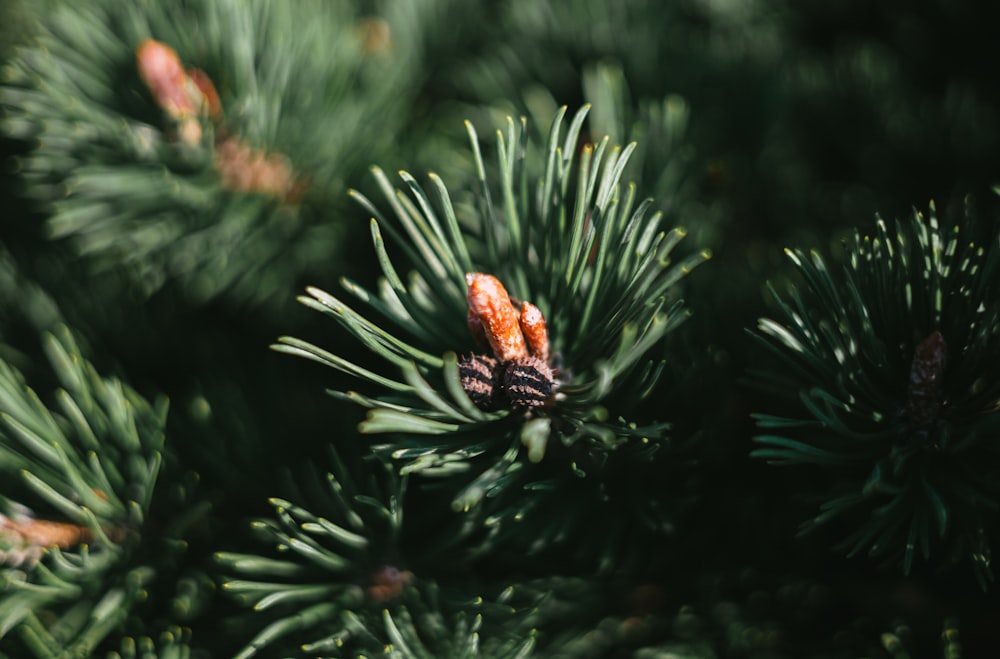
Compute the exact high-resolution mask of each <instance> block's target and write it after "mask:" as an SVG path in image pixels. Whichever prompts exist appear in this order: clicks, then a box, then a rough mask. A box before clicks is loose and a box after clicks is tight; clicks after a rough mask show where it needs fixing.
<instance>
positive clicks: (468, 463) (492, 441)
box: [275, 107, 709, 519]
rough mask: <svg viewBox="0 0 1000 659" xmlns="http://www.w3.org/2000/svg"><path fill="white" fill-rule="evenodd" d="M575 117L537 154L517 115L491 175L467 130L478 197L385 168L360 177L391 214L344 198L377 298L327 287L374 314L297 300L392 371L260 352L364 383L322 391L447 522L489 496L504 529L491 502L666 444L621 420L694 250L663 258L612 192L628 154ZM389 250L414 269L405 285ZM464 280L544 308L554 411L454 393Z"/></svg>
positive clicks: (313, 349) (641, 393) (315, 293)
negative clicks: (373, 261)
mask: <svg viewBox="0 0 1000 659" xmlns="http://www.w3.org/2000/svg"><path fill="white" fill-rule="evenodd" d="M587 111H588V108H587V107H584V108H583V109H582V110H580V111H579V112H578V113H577V114H576V115H575V116H574V117H573V118H572V120H571V121H570V122H569V125H568V126H564V118H565V113H566V109H565V108H563V109H562V110H560V111H559V112H558V113H557V115H556V116H555V118H554V119H553V121H552V124H551V130H550V132H549V135H548V138H547V141H546V143H545V145H544V147H542V149H541V152H540V153H536V149H537V147H536V145H534V144H532V143H531V142H530V141H529V140H528V137H527V132H526V130H525V122H524V120H521V121H515V120H513V119H508V122H507V126H506V130H505V131H497V137H496V149H497V163H496V169H495V170H494V169H493V168H492V167H488V166H487V164H486V162H485V159H484V157H483V154H482V152H481V150H480V145H479V140H478V137H477V134H476V132H475V130H474V128H473V127H472V125H471V123H468V122H467V124H466V125H467V128H468V132H469V135H470V139H471V143H472V148H473V152H474V156H475V166H476V172H477V178H478V180H479V185H480V187H479V189H478V190H477V191H475V192H474V202H473V204H472V205H471V206H470V205H461V206H460V205H458V204H456V203H455V202H454V201H453V198H452V196H451V195H450V194H449V191H448V189H447V188H446V186H445V184H444V182H443V181H442V180H441V179H440V178H439V177H438V176H436V175H434V174H431V175H430V176H429V178H430V183H431V190H430V191H429V192H428V191H425V190H424V188H423V187H422V186H421V185H420V184H419V183H418V182H417V180H416V179H415V178H414V177H413V176H412V175H410V174H409V173H406V172H401V174H400V176H401V178H402V180H403V182H404V184H405V188H404V189H403V190H399V189H395V188H394V187H393V186H392V184H391V183H390V181H389V179H388V177H387V176H386V175H385V174H384V173H383V172H382V171H381V170H379V169H377V168H375V169H374V170H373V171H374V173H375V176H376V179H377V180H378V183H379V185H380V187H381V188H382V191H383V193H384V195H385V198H386V201H387V202H388V204H389V206H390V208H391V209H392V216H389V217H386V216H385V215H383V213H382V212H381V211H380V210H379V208H378V207H377V205H376V204H374V203H373V202H371V201H370V200H369V199H367V198H366V197H364V196H363V195H361V194H360V193H358V192H354V196H355V198H357V199H358V201H359V202H360V203H362V204H363V205H364V207H365V208H366V209H368V211H369V212H370V213H371V214H372V216H373V218H374V219H373V220H372V222H371V230H372V238H373V242H374V245H375V251H376V255H377V258H378V262H379V265H380V267H381V269H382V273H383V275H384V277H383V279H382V280H381V281H380V283H379V287H378V290H377V292H372V291H368V290H367V289H365V288H363V287H361V286H360V285H358V284H357V283H355V282H353V281H349V280H344V282H343V283H344V286H345V288H346V289H347V290H348V292H349V293H350V294H351V295H352V296H353V297H355V298H356V299H358V300H359V301H360V302H361V303H362V304H363V305H364V306H366V307H368V308H369V309H370V311H371V312H374V314H375V315H377V316H378V317H380V318H381V319H382V320H379V321H377V322H376V321H374V320H370V319H369V317H368V312H367V311H357V310H355V309H353V308H352V307H350V306H348V304H347V303H346V302H344V301H343V300H341V299H340V298H338V297H335V296H333V295H331V294H329V293H327V292H324V291H321V290H318V289H316V288H310V289H308V296H303V297H302V298H300V299H301V301H302V302H303V303H304V304H306V305H307V306H309V307H311V308H313V309H315V310H317V311H320V312H321V313H324V314H327V315H329V316H331V317H333V318H334V319H336V320H337V321H338V322H339V323H341V324H342V325H343V326H344V327H345V328H347V330H348V331H350V332H351V334H353V335H354V337H355V338H356V339H357V340H358V341H360V342H361V344H362V345H363V346H364V347H365V348H366V349H367V350H369V351H371V352H372V353H374V354H375V355H376V356H378V357H379V358H381V359H382V360H384V361H385V362H387V363H388V364H389V365H390V366H392V367H393V368H394V369H395V370H396V373H392V372H391V371H390V372H389V373H388V374H387V373H386V372H385V371H384V370H372V369H371V368H369V367H368V366H367V365H364V364H362V363H358V362H357V361H354V360H351V359H348V358H346V357H344V356H342V355H339V354H335V353H333V352H330V351H327V350H324V349H322V348H320V347H318V346H316V345H313V344H311V343H308V342H305V341H302V340H300V339H296V338H291V337H282V338H281V339H280V340H279V342H278V343H277V345H276V346H275V348H276V349H277V350H279V351H282V352H286V353H290V354H295V355H299V356H303V357H306V358H309V359H312V360H315V361H318V362H320V363H322V364H324V365H327V366H330V367H332V368H335V369H337V370H340V371H343V372H346V373H348V374H349V375H351V376H353V377H355V378H357V379H358V380H359V381H360V382H362V383H363V384H365V385H367V386H368V388H369V389H370V390H372V391H373V392H374V393H363V392H359V391H346V392H339V391H338V392H332V393H333V394H334V395H335V396H337V397H340V398H343V399H346V400H350V401H352V402H355V403H358V404H360V405H363V406H365V407H367V408H369V410H370V411H369V413H368V417H367V419H366V420H365V421H364V422H363V423H362V424H361V426H360V428H361V431H362V432H364V433H369V434H381V435H383V436H384V437H385V440H384V441H382V442H381V443H379V444H377V445H375V446H374V450H375V452H376V453H377V454H378V455H380V456H384V457H386V458H391V459H393V460H395V461H398V462H399V463H400V464H401V468H402V471H403V472H404V473H420V474H423V475H427V476H457V477H459V478H460V479H462V481H463V483H462V484H461V485H460V486H459V487H458V490H457V493H456V494H455V496H454V498H453V506H454V507H455V508H456V509H458V510H470V509H473V508H476V507H477V506H478V505H479V504H480V503H481V502H482V501H483V500H484V498H487V499H493V500H494V501H500V502H501V503H497V504H496V507H497V508H507V509H508V511H509V512H510V513H511V514H510V515H509V516H508V517H509V518H510V519H513V518H514V517H518V518H520V517H519V516H517V515H516V509H517V508H518V507H519V505H520V503H522V502H517V504H516V505H512V504H511V502H510V501H508V500H506V499H504V498H501V497H500V495H501V494H502V493H505V492H508V493H509V492H517V491H518V490H520V489H521V488H523V487H532V488H534V490H535V491H533V492H532V496H533V497H537V496H541V495H543V494H544V493H545V491H553V490H555V491H558V489H559V488H558V486H557V484H558V483H559V482H560V481H562V482H563V483H565V480H566V479H567V478H569V479H575V478H577V477H585V476H587V475H588V474H591V473H597V472H600V471H601V469H602V468H603V467H604V465H605V464H606V463H607V460H608V459H609V455H610V454H613V453H615V452H618V451H619V449H623V448H628V449H630V450H629V451H627V452H625V453H628V454H629V455H631V456H632V457H633V458H636V457H637V458H639V459H640V462H643V461H648V459H649V458H650V457H651V456H652V455H653V454H655V453H656V452H657V449H658V448H659V447H660V446H661V445H662V443H663V442H664V441H665V439H666V430H667V428H668V424H666V423H664V422H661V421H653V422H649V423H645V424H639V423H637V422H635V421H631V420H629V419H628V418H627V415H628V414H629V412H630V411H632V410H633V409H634V407H635V405H636V403H637V402H638V401H640V400H642V399H643V398H645V397H647V396H648V395H649V393H650V391H651V390H652V388H653V386H654V385H655V384H656V382H657V379H658V377H659V375H660V372H661V369H662V363H661V362H659V361H658V359H657V358H656V357H653V356H651V355H655V354H657V353H656V352H655V351H654V350H653V348H654V347H655V346H658V345H660V342H661V339H662V338H663V337H664V336H665V335H666V334H667V333H668V332H669V331H671V330H672V329H673V328H675V327H676V326H677V325H678V324H679V323H680V322H681V321H682V320H683V319H684V318H685V316H686V312H685V311H684V309H683V307H682V304H681V301H680V300H679V298H678V296H677V292H676V285H677V283H678V282H679V281H680V280H681V278H682V277H684V276H685V275H686V274H687V273H688V272H690V271H691V270H692V269H693V268H694V267H696V266H697V265H698V264H700V263H702V262H704V261H705V260H706V259H707V258H708V256H709V254H708V252H707V251H706V252H700V253H695V254H691V255H688V256H685V257H683V258H681V259H679V260H678V261H676V262H675V261H674V260H673V258H672V252H673V250H674V248H675V247H676V246H677V244H678V243H679V242H680V241H681V239H682V238H683V237H684V235H685V232H684V230H683V229H679V228H675V229H670V230H667V229H665V228H664V227H663V221H662V216H661V214H660V213H658V212H654V210H653V203H652V200H649V199H646V200H642V201H640V200H639V198H638V196H637V191H636V188H635V186H634V185H625V184H623V183H622V180H621V177H622V173H623V170H624V168H625V166H626V164H627V162H628V160H629V156H630V155H631V153H632V151H633V150H634V148H635V146H634V145H628V146H626V147H624V148H621V147H616V146H612V145H611V144H610V140H608V139H604V140H600V141H598V142H597V143H596V144H583V145H581V144H580V134H581V129H582V127H583V124H584V120H585V118H586V116H587ZM494 171H495V173H492V174H491V173H490V172H494ZM493 176H495V177H496V180H491V179H492V178H493ZM390 250H398V252H399V253H400V254H401V255H402V256H403V257H405V258H406V260H407V263H408V265H409V266H410V267H412V268H413V270H412V272H411V274H410V275H409V276H408V278H407V279H406V280H404V278H403V277H402V276H401V275H400V274H399V270H398V269H397V267H396V266H395V265H394V260H393V258H392V257H391V256H390ZM469 272H486V273H490V274H492V275H495V276H496V277H498V278H499V279H500V281H502V282H503V283H504V284H505V286H506V287H507V289H508V290H509V291H510V293H511V295H512V297H515V298H518V299H521V300H530V301H531V302H533V303H534V304H536V305H537V306H538V307H539V308H540V309H541V310H542V312H543V314H544V315H545V318H546V319H547V323H548V331H549V337H550V343H551V346H552V351H553V353H554V355H555V357H554V364H555V366H556V368H557V370H558V372H559V375H558V379H559V383H558V392H557V394H556V398H555V402H554V404H553V405H552V406H550V407H544V408H539V409H540V411H537V412H534V413H531V414H525V413H523V412H520V411H512V410H509V409H503V410H499V411H482V410H480V409H478V408H477V407H476V406H475V405H473V403H472V401H471V400H470V399H469V397H468V396H467V395H466V394H465V392H464V391H463V389H462V385H461V381H460V377H459V372H458V368H457V363H458V356H457V353H460V352H468V351H472V350H474V349H475V346H474V344H473V339H472V337H471V335H470V333H469V330H468V328H467V326H466V315H467V302H466V278H465V275H466V273H469ZM515 501H517V499H516V498H515ZM494 519H498V518H496V517H495V518H494Z"/></svg>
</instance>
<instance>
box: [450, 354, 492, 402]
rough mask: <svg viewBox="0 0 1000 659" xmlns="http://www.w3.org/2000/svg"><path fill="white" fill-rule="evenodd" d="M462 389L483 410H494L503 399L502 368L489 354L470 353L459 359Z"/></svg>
mask: <svg viewBox="0 0 1000 659" xmlns="http://www.w3.org/2000/svg"><path fill="white" fill-rule="evenodd" d="M458 375H459V377H460V378H461V380H462V389H464V390H465V393H466V395H468V397H469V399H470V400H471V401H472V402H473V404H474V405H475V406H476V407H478V408H479V409H481V410H494V409H496V408H497V405H498V403H499V402H500V401H501V395H502V394H501V383H500V369H498V368H497V360H495V359H493V358H492V357H490V356H489V355H469V356H467V357H462V358H461V359H460V360H459V361H458Z"/></svg>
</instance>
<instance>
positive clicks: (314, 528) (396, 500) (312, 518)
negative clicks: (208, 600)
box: [216, 451, 412, 657]
mask: <svg viewBox="0 0 1000 659" xmlns="http://www.w3.org/2000/svg"><path fill="white" fill-rule="evenodd" d="M331 455H332V462H331V470H330V471H329V472H327V473H324V474H320V473H316V472H310V473H304V474H302V475H300V476H299V477H298V478H297V483H298V486H297V487H296V488H295V489H296V490H297V491H298V496H297V497H295V498H296V499H297V501H295V502H293V501H289V500H287V499H281V498H272V499H271V505H272V506H273V508H274V517H273V518H269V519H259V520H257V521H255V522H254V523H253V529H254V532H255V534H256V535H257V536H258V537H259V538H260V540H261V541H262V542H264V543H267V544H268V545H270V547H271V549H272V550H273V551H275V552H276V554H275V555H274V556H273V557H272V556H266V555H263V556H262V555H257V554H248V553H239V552H220V553H219V554H217V555H216V560H217V563H218V564H219V566H220V567H221V568H222V570H223V572H224V573H226V574H228V575H233V576H232V578H229V579H227V580H226V581H225V582H224V583H223V589H224V590H225V591H226V592H227V593H229V594H230V595H232V596H234V597H235V598H236V599H237V600H238V601H239V602H240V603H242V604H244V605H246V606H250V607H253V609H254V611H255V612H257V614H258V615H263V616H266V617H268V619H269V622H268V624H266V625H265V626H264V627H263V628H260V623H259V622H257V621H256V620H254V626H255V627H256V628H259V629H260V631H259V633H257V634H256V635H255V636H254V638H253V639H252V640H251V641H250V642H249V643H248V644H247V645H246V647H245V648H244V649H243V650H242V651H241V652H240V654H239V655H238V656H240V657H251V656H254V655H255V654H256V653H257V652H259V651H260V650H261V649H263V648H265V647H268V646H271V645H273V644H275V643H277V642H278V641H281V640H283V639H284V638H285V637H289V638H291V639H292V642H293V646H294V647H308V648H310V649H309V650H308V651H310V652H318V651H322V650H327V651H328V650H331V649H334V648H337V647H339V646H340V645H342V644H343V643H344V642H345V640H346V639H349V638H350V637H351V636H352V634H353V631H354V630H355V628H356V627H357V624H356V623H352V622H351V621H352V620H355V619H356V618H357V617H358V616H359V615H361V616H362V617H364V615H365V614H366V613H367V614H371V615H377V614H378V612H379V611H381V609H382V607H383V605H385V604H387V603H391V602H395V601H397V600H399V599H400V597H401V596H402V595H403V593H404V590H406V589H407V588H408V587H409V585H408V584H409V582H410V580H411V578H412V575H411V574H410V573H409V572H408V571H406V569H405V567H403V566H400V565H399V564H398V561H399V560H400V558H402V557H400V556H399V548H398V546H397V542H396V541H397V539H398V535H399V532H400V528H401V525H402V497H403V494H404V484H405V478H402V479H401V478H399V477H397V476H396V475H395V474H394V472H393V471H392V470H391V469H389V468H388V467H386V466H385V465H380V464H376V465H374V469H369V467H370V466H371V465H361V464H360V463H359V464H358V465H352V466H354V468H353V469H348V468H347V466H346V463H345V462H344V461H343V460H342V459H341V458H340V456H339V455H337V454H336V453H334V452H332V451H331ZM303 499H304V500H303ZM359 612H361V613H359ZM254 618H256V615H255V616H254Z"/></svg>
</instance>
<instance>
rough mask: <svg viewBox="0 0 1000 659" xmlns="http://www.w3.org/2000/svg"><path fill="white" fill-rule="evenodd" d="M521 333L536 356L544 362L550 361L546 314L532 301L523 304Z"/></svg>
mask: <svg viewBox="0 0 1000 659" xmlns="http://www.w3.org/2000/svg"><path fill="white" fill-rule="evenodd" d="M520 325H521V333H522V334H524V340H525V341H527V342H528V349H529V350H531V354H532V356H534V357H537V358H538V359H540V360H542V361H543V362H546V363H547V362H548V361H549V330H548V327H547V326H546V325H545V316H543V315H542V312H541V310H540V309H539V308H538V307H536V306H535V305H533V304H532V303H531V302H525V303H524V304H522V305H521V318H520Z"/></svg>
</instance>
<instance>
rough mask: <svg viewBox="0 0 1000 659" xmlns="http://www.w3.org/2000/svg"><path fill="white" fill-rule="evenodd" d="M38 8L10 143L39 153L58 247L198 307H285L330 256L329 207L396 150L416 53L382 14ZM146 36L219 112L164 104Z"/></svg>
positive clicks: (19, 75) (24, 163)
mask: <svg viewBox="0 0 1000 659" xmlns="http://www.w3.org/2000/svg"><path fill="white" fill-rule="evenodd" d="M40 4H42V5H43V6H42V7H41V8H40V9H39V11H38V21H37V22H38V29H37V35H36V36H35V37H34V38H33V39H32V40H31V41H30V43H29V44H27V45H25V46H23V47H22V48H21V50H20V51H19V52H18V56H17V57H16V58H14V59H13V61H12V62H11V63H10V64H9V65H8V66H7V68H6V71H5V75H4V80H3V83H2V85H0V105H2V107H3V110H4V114H5V117H4V119H3V122H2V124H0V132H2V133H3V134H5V135H6V136H9V137H13V138H17V139H21V140H26V141H28V142H29V144H30V146H31V148H30V150H29V151H28V153H27V154H26V155H24V156H23V157H22V158H20V159H19V160H18V164H17V170H18V171H17V173H18V175H19V177H20V179H21V182H22V184H23V186H24V194H25V196H27V197H28V198H29V199H31V200H34V201H35V202H37V203H38V206H39V208H40V209H41V210H42V212H44V213H45V214H46V215H47V216H48V218H47V221H46V228H47V232H48V234H49V235H50V236H51V237H52V238H55V239H65V240H68V241H69V243H70V244H71V245H72V247H73V249H74V250H75V252H76V253H77V254H78V255H79V256H81V257H82V258H84V259H85V262H86V263H88V264H90V265H91V266H92V267H93V270H94V271H104V270H108V269H114V270H119V269H124V270H125V271H126V272H128V273H129V274H130V275H131V277H132V280H133V283H134V284H135V287H136V288H137V289H138V290H139V291H141V292H142V293H145V294H150V293H152V292H155V291H156V290H158V289H160V288H161V287H163V286H164V285H166V284H168V283H172V282H177V283H179V285H180V287H181V289H182V291H183V293H184V294H186V296H187V297H188V298H189V299H191V300H193V301H195V302H203V301H206V300H210V299H213V298H216V297H219V296H222V295H230V296H231V297H232V298H233V299H235V300H237V301H250V302H261V301H264V300H267V299H274V298H273V297H272V296H273V294H274V293H275V292H276V291H280V290H287V287H288V285H289V284H290V281H291V280H292V279H294V277H295V276H296V275H297V274H299V272H301V270H302V269H303V268H306V267H307V266H308V265H309V264H314V263H315V262H316V259H318V258H324V259H325V258H328V257H329V255H330V254H331V253H335V252H336V250H337V245H338V244H339V243H340V242H341V239H342V238H343V235H344V232H343V226H342V224H337V223H335V222H329V221H326V220H328V219H329V215H328V214H329V208H331V200H336V199H339V194H338V192H340V191H342V186H343V184H344V183H343V182H344V181H345V180H346V179H348V178H351V177H352V173H353V172H355V171H358V170H360V169H361V168H362V167H365V166H367V165H368V164H369V162H370V160H368V158H370V157H371V156H372V155H373V154H378V153H381V152H384V150H385V149H386V148H387V147H388V146H389V145H390V144H391V143H392V142H391V140H392V137H393V132H394V127H395V126H396V125H397V124H398V123H399V122H400V121H401V117H402V114H401V113H402V110H403V108H404V107H405V99H406V97H407V90H408V89H410V88H411V86H412V85H411V84H410V82H409V78H408V76H409V75H410V68H409V67H410V66H412V64H413V62H414V61H415V59H416V58H415V57H412V56H411V55H412V54H411V53H398V52H393V50H392V46H393V44H392V42H391V29H390V27H389V26H388V24H387V23H386V22H385V21H380V19H373V18H366V17H363V16H360V15H357V14H356V13H355V9H354V8H353V6H352V5H350V4H349V3H328V2H312V3H306V4H302V3H297V4H296V5H294V6H292V5H287V4H285V3H270V2H260V1H256V0H254V1H252V2H249V3H247V2H235V1H232V0H225V1H223V2H206V1H204V0H187V1H185V2H181V3H159V2H139V3H129V4H128V5H126V6H122V5H120V4H119V3H116V2H108V1H106V0H95V2H86V3H62V2H46V3H40ZM306 5H308V8H307V6H306ZM366 28H367V31H366ZM369 33H379V34H382V35H383V38H382V39H381V40H379V39H375V38H373V37H371V38H367V37H366V35H369ZM147 39H154V40H157V41H159V42H160V43H162V44H164V45H165V46H167V47H169V48H172V49H174V50H175V51H176V53H177V56H178V57H179V60H180V66H183V67H184V68H185V69H186V70H188V71H190V69H191V68H197V69H200V70H201V71H203V72H204V74H205V75H206V76H207V78H208V79H210V80H211V82H212V83H213V84H214V87H215V88H216V90H217V92H218V97H219V98H218V104H219V107H220V108H221V109H220V110H218V111H217V112H213V111H205V110H202V111H200V112H198V113H195V114H194V116H192V117H187V118H184V119H178V118H177V117H174V116H171V115H170V113H169V112H167V111H165V108H164V107H163V106H162V102H159V101H158V99H157V98H156V96H155V95H154V94H152V93H151V90H150V88H148V86H147V84H146V83H144V81H143V78H142V76H141V75H140V72H139V67H138V64H137V47H138V46H139V45H140V44H141V43H143V42H144V40H147ZM317 53H322V56H317ZM184 82H185V85H184V87H185V88H187V87H193V82H192V81H191V80H185V81H184ZM188 91H190V90H188ZM373 108H378V116H379V121H378V122H372V121H370V116H371V114H372V109H373ZM320 255H322V257H321V256H320Z"/></svg>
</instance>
